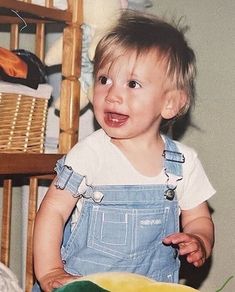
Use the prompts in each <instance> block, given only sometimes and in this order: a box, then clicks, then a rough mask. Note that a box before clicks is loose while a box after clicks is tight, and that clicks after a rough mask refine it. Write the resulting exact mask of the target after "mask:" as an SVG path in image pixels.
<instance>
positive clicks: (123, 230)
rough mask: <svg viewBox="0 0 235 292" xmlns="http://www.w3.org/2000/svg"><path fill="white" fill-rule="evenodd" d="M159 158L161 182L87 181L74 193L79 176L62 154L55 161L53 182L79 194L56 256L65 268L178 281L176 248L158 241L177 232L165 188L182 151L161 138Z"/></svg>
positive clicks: (178, 172)
mask: <svg viewBox="0 0 235 292" xmlns="http://www.w3.org/2000/svg"><path fill="white" fill-rule="evenodd" d="M164 157H165V160H164V168H165V173H166V184H161V185H111V186H92V185H89V186H87V193H86V192H85V193H83V194H80V193H79V185H80V183H81V181H82V180H83V177H82V176H81V175H79V174H78V173H75V172H73V170H72V169H71V168H70V167H68V166H66V165H64V160H65V159H64V158H63V159H61V160H59V161H58V163H57V166H56V171H57V176H58V181H57V182H56V186H57V187H58V188H61V189H63V188H66V189H68V190H70V191H71V192H72V193H73V195H74V196H83V197H84V198H85V200H84V205H83V208H82V211H81V215H80V218H79V220H78V222H77V223H76V225H75V227H74V229H73V231H72V233H71V232H70V224H67V226H66V232H65V234H66V235H65V236H64V241H63V245H62V249H61V255H62V259H63V262H64V268H65V270H66V271H67V272H68V273H71V274H73V275H87V274H91V273H96V272H106V271H126V272H133V273H137V274H142V275H145V276H147V277H150V278H153V279H155V280H156V281H162V282H176V283H177V282H178V280H179V268H180V263H179V259H178V253H177V249H175V248H174V247H172V246H166V245H164V244H163V243H162V240H163V238H164V237H165V236H167V235H169V234H171V233H174V232H178V231H179V207H178V201H177V196H176V195H175V196H173V198H171V199H168V198H167V196H166V191H167V190H169V189H170V190H173V194H174V193H175V192H176V191H177V181H178V180H180V179H182V163H184V156H183V154H181V153H179V152H178V149H177V147H176V144H175V143H174V142H173V141H172V140H171V139H169V138H167V137H165V152H164ZM167 177H168V178H169V182H170V183H168V182H167ZM172 177H173V179H172ZM172 182H173V184H172ZM97 193H102V194H103V197H102V200H101V202H97V201H95V199H94V198H95V195H94V194H97ZM36 291H39V290H34V292H36Z"/></svg>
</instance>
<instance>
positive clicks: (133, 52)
mask: <svg viewBox="0 0 235 292" xmlns="http://www.w3.org/2000/svg"><path fill="white" fill-rule="evenodd" d="M147 59H148V60H151V62H153V63H156V64H157V63H159V62H162V60H163V56H162V55H161V54H160V52H159V51H158V50H157V49H152V50H144V51H138V50H137V49H127V50H121V51H118V50H117V51H116V52H115V51H114V52H113V54H112V55H108V56H106V57H105V56H104V59H103V62H102V66H101V67H100V69H104V68H105V69H108V70H111V68H114V67H119V66H125V67H129V69H132V70H134V68H135V67H136V66H137V65H139V64H144V62H145V61H146V60H147Z"/></svg>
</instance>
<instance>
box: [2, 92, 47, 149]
mask: <svg viewBox="0 0 235 292" xmlns="http://www.w3.org/2000/svg"><path fill="white" fill-rule="evenodd" d="M47 105H48V100H47V99H44V98H36V97H31V96H25V95H21V94H9V93H0V152H37V153H42V152H43V151H44V139H45V127H46V117H47Z"/></svg>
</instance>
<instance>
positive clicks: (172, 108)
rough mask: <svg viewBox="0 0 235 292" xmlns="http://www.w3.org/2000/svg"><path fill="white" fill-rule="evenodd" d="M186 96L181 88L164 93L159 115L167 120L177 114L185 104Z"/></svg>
mask: <svg viewBox="0 0 235 292" xmlns="http://www.w3.org/2000/svg"><path fill="white" fill-rule="evenodd" d="M187 102H188V97H187V94H186V93H185V92H184V91H183V90H176V89H174V90H170V91H168V92H167V93H166V95H165V102H164V106H163V108H162V112H161V115H162V117H163V118H164V119H166V120H169V119H172V118H174V117H175V116H177V115H178V114H179V113H180V111H181V109H182V108H183V107H184V106H185V105H186V104H187Z"/></svg>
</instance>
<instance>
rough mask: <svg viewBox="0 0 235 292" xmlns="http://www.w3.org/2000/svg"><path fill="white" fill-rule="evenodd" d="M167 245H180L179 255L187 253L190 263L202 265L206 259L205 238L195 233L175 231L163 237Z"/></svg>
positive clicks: (197, 265) (196, 265)
mask: <svg viewBox="0 0 235 292" xmlns="http://www.w3.org/2000/svg"><path fill="white" fill-rule="evenodd" d="M163 243H164V244H166V245H170V244H173V245H178V248H179V255H185V256H186V259H187V261H188V262H189V263H192V264H193V265H194V266H195V267H200V266H202V265H203V264H204V263H205V260H206V249H205V245H204V242H203V240H202V239H201V238H200V237H199V236H197V235H194V234H188V233H174V234H171V235H169V236H167V237H166V238H164V239H163Z"/></svg>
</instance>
